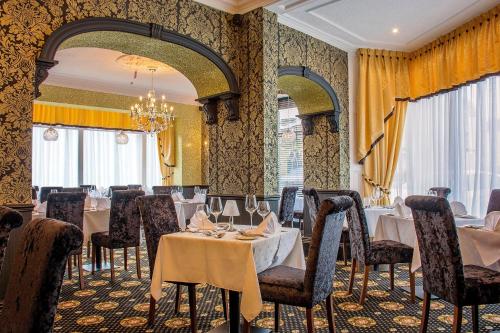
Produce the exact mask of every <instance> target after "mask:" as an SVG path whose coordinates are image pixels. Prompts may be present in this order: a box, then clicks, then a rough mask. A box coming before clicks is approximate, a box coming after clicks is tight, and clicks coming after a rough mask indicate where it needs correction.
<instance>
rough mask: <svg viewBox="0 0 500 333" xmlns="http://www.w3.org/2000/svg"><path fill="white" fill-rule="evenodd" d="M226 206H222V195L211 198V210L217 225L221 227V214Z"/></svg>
mask: <svg viewBox="0 0 500 333" xmlns="http://www.w3.org/2000/svg"><path fill="white" fill-rule="evenodd" d="M223 210H224V207H223V206H222V200H221V198H220V197H212V198H210V212H211V213H212V215H213V216H214V217H215V226H216V227H217V229H218V228H219V222H218V219H219V215H220V214H222V211H223Z"/></svg>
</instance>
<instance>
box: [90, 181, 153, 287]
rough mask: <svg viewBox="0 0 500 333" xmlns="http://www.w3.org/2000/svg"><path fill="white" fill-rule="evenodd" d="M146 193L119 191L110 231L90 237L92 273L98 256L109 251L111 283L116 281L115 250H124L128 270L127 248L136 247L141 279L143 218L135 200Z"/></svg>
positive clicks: (113, 199)
mask: <svg viewBox="0 0 500 333" xmlns="http://www.w3.org/2000/svg"><path fill="white" fill-rule="evenodd" d="M143 195H144V191H139V190H123V191H121V190H119V191H116V192H115V193H114V194H113V196H112V198H111V209H110V213H109V231H108V232H96V233H93V234H92V236H91V237H90V239H91V242H92V273H93V272H94V270H95V263H96V254H97V251H100V250H101V248H105V249H109V252H110V254H109V261H110V264H111V281H114V280H115V268H114V250H116V249H123V264H124V268H125V270H127V248H129V247H135V257H136V261H135V263H136V267H137V277H138V278H139V279H140V278H141V261H140V260H139V258H140V243H141V235H140V228H141V216H140V213H139V209H138V208H137V204H136V202H135V199H136V198H137V197H140V196H143Z"/></svg>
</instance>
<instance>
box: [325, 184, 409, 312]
mask: <svg viewBox="0 0 500 333" xmlns="http://www.w3.org/2000/svg"><path fill="white" fill-rule="evenodd" d="M334 193H335V194H336V195H347V196H350V197H351V198H352V199H353V201H354V204H353V205H352V207H351V209H349V211H348V212H347V222H348V224H349V233H350V240H351V255H352V262H351V276H350V278H349V288H348V292H349V294H351V293H352V287H353V284H354V275H355V274H356V269H357V266H358V263H359V264H360V265H361V266H363V267H364V275H363V287H362V289H361V295H360V298H359V303H360V304H364V303H365V299H366V292H367V289H368V278H369V275H370V266H371V265H389V277H390V288H391V290H393V289H394V265H395V264H398V263H404V264H408V271H409V275H410V297H411V302H412V303H414V302H415V274H414V273H412V271H411V261H412V257H413V248H411V247H410V246H408V245H405V244H402V243H399V242H395V241H391V240H381V241H373V242H370V237H369V236H368V225H367V223H366V217H365V211H364V208H363V202H362V200H361V196H360V195H359V193H358V192H356V191H350V190H340V191H334Z"/></svg>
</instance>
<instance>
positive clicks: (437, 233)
mask: <svg viewBox="0 0 500 333" xmlns="http://www.w3.org/2000/svg"><path fill="white" fill-rule="evenodd" d="M405 202H406V205H407V206H408V207H410V208H411V211H412V214H413V220H414V222H415V231H416V233H417V240H418V246H419V249H420V259H421V262H422V273H423V280H424V302H423V306H422V321H421V323H420V332H421V333H425V332H427V325H428V322H429V310H430V301H431V294H432V295H436V296H438V297H439V298H441V299H443V300H445V301H446V302H448V303H451V304H453V305H454V311H453V313H454V315H453V328H452V332H453V333H459V332H460V330H461V325H462V309H463V307H464V306H469V305H470V306H472V331H473V332H474V333H477V332H479V307H478V306H479V305H481V304H495V303H500V273H498V272H496V271H493V270H491V269H488V268H484V267H479V266H475V265H465V266H464V265H463V263H462V255H461V253H460V245H459V241H458V236H457V229H456V227H455V218H454V217H453V212H452V211H451V208H450V204H449V203H448V201H447V200H446V199H445V198H439V197H430V196H411V197H408V198H406V200H405Z"/></svg>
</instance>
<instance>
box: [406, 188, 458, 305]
mask: <svg viewBox="0 0 500 333" xmlns="http://www.w3.org/2000/svg"><path fill="white" fill-rule="evenodd" d="M406 205H407V206H408V207H410V208H411V211H412V215H413V221H414V223H415V231H416V234H417V239H418V246H419V250H420V260H421V263H422V273H423V280H424V290H425V291H426V292H429V293H431V294H433V295H436V296H438V297H439V298H442V299H444V300H445V301H447V302H449V303H452V304H455V305H461V301H462V298H463V291H464V285H465V282H464V271H463V264H462V256H461V254H460V245H459V243H458V236H457V229H456V227H455V219H454V218H453V213H452V211H451V208H450V204H449V203H448V200H446V199H445V198H441V197H431V196H417V195H415V196H411V197H408V198H406Z"/></svg>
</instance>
